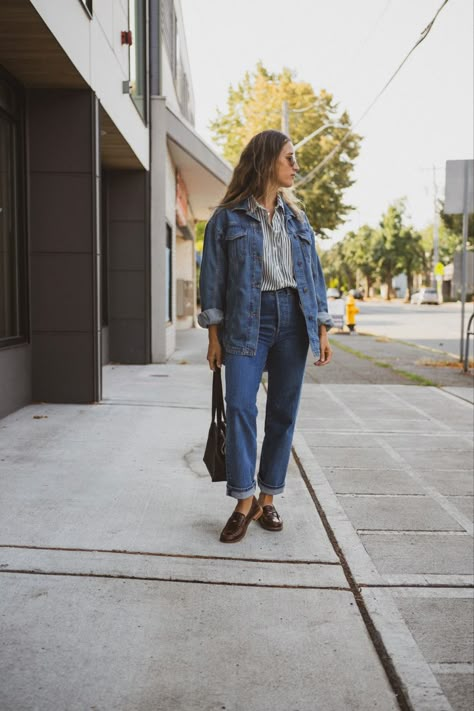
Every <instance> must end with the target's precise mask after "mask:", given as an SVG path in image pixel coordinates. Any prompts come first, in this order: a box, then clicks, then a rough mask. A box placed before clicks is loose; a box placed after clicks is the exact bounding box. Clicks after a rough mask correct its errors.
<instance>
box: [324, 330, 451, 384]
mask: <svg viewBox="0 0 474 711" xmlns="http://www.w3.org/2000/svg"><path fill="white" fill-rule="evenodd" d="M330 341H331V343H332V345H334V346H336V348H339V349H340V350H341V351H345V352H346V353H350V354H351V355H353V356H355V357H356V358H360V359H361V360H368V361H370V362H371V363H373V364H374V365H377V366H378V367H379V368H388V369H389V370H391V371H392V372H393V373H396V374H397V375H401V376H402V377H404V378H408V380H412V381H413V382H414V383H418V385H425V386H429V387H435V388H437V387H438V384H437V383H435V382H433V380H429V379H428V378H424V377H423V376H422V375H417V374H416V373H410V372H409V371H408V370H401V369H400V368H394V367H393V365H390V363H386V362H385V361H382V360H377V359H376V358H374V357H373V356H370V355H367V354H366V353H362V352H361V351H357V350H356V349H355V348H351V347H350V346H346V345H343V344H342V343H339V342H338V341H335V340H334V338H331V339H330Z"/></svg>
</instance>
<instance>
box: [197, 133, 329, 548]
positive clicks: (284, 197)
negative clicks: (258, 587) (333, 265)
mask: <svg viewBox="0 0 474 711" xmlns="http://www.w3.org/2000/svg"><path fill="white" fill-rule="evenodd" d="M297 171H298V163H297V162H296V157H295V151H294V148H293V145H292V143H291V141H290V140H289V138H288V136H286V135H285V134H283V133H280V131H263V132H262V133H259V134H257V135H256V136H254V138H252V140H251V141H250V142H249V144H248V145H247V146H246V148H245V149H244V150H243V152H242V155H241V157H240V160H239V163H238V165H237V167H236V168H235V170H234V173H233V177H232V180H231V183H230V185H229V188H228V190H227V193H226V195H225V196H224V199H223V201H222V203H221V204H220V205H219V207H218V208H217V210H216V211H215V212H214V214H213V215H212V217H211V219H210V220H209V222H208V224H207V227H206V232H205V238H204V250H203V257H202V264H201V279H200V291H201V306H202V313H200V314H199V318H198V321H199V323H200V325H201V326H204V327H206V328H208V330H209V347H208V352H207V360H208V362H209V366H210V368H211V370H215V369H216V368H220V367H221V365H222V363H223V362H224V355H225V383H226V403H227V435H226V469H227V494H228V495H229V496H232V497H234V498H235V499H237V505H236V508H235V510H234V512H233V513H232V515H231V517H230V518H229V520H228V521H227V523H226V525H225V527H224V529H223V531H222V533H221V536H220V540H221V541H222V542H223V543H236V542H237V541H240V540H241V539H242V538H243V537H244V536H245V534H246V532H247V527H248V525H249V523H250V521H251V520H252V519H254V520H259V522H260V524H261V525H262V526H263V528H265V529H267V530H269V531H281V530H282V528H283V521H282V519H281V517H280V515H279V514H278V512H277V510H276V509H275V507H274V506H273V497H274V496H276V495H277V494H281V493H282V492H283V490H284V486H285V477H286V470H287V467H288V461H289V458H290V452H291V442H292V438H293V432H294V428H295V423H296V414H297V410H298V405H299V399H300V393H301V386H302V383H303V375H304V369H305V363H306V358H307V353H308V345H311V349H312V351H313V353H314V355H315V356H316V358H317V359H318V360H317V362H316V363H315V365H326V364H327V363H329V361H330V360H331V349H330V346H329V341H328V337H327V332H326V331H327V329H328V328H330V327H331V325H332V321H331V318H330V316H329V314H328V307H327V302H326V287H325V284H324V277H323V274H322V271H321V265H320V262H319V258H318V256H317V253H316V249H315V242H314V233H313V230H312V229H311V227H310V225H309V222H308V219H307V217H306V215H305V214H304V212H303V211H302V210H300V209H299V207H298V204H297V202H296V199H295V198H294V196H293V195H292V193H291V191H290V188H291V187H292V185H293V181H294V178H295V175H296V173H297ZM264 370H268V392H267V405H266V415H265V437H264V440H263V444H262V451H261V457H260V465H259V470H258V478H257V480H258V485H259V488H260V495H259V498H258V501H257V499H256V498H255V496H254V494H255V490H256V483H255V466H256V457H257V406H256V401H257V392H258V388H259V385H260V381H261V378H262V373H263V371H264Z"/></svg>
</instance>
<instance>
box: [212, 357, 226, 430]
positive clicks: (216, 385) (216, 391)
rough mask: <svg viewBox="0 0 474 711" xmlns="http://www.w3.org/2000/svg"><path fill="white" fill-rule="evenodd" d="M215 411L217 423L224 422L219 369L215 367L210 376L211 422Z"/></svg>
mask: <svg viewBox="0 0 474 711" xmlns="http://www.w3.org/2000/svg"><path fill="white" fill-rule="evenodd" d="M216 413H217V424H219V423H220V422H225V421H226V419H225V407H224V395H223V392H222V377H221V370H220V368H217V369H216V370H215V371H214V373H213V377H212V422H214V418H215V416H216Z"/></svg>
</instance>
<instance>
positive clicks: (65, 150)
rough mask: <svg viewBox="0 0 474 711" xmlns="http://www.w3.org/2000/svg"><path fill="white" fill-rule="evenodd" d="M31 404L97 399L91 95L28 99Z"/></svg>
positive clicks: (42, 94)
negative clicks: (32, 402) (36, 402)
mask: <svg viewBox="0 0 474 711" xmlns="http://www.w3.org/2000/svg"><path fill="white" fill-rule="evenodd" d="M28 136H29V166H30V175H29V184H30V244H31V256H30V265H31V325H32V368H33V399H34V400H42V401H48V402H93V401H96V400H98V399H100V397H101V368H100V337H99V336H100V319H99V318H98V311H99V309H98V298H99V296H98V293H99V292H98V280H99V270H98V266H99V259H100V256H99V246H98V230H99V224H100V221H99V220H98V210H99V205H98V182H99V179H100V176H99V159H98V107H97V100H96V98H95V96H94V95H93V94H92V92H90V91H88V90H85V91H64V90H31V91H30V92H29V93H28Z"/></svg>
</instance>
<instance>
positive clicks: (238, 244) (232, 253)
mask: <svg viewBox="0 0 474 711" xmlns="http://www.w3.org/2000/svg"><path fill="white" fill-rule="evenodd" d="M224 238H225V243H226V247H227V256H228V258H229V260H231V261H232V259H234V260H235V259H238V260H239V261H241V260H243V259H245V257H246V255H247V254H248V250H249V236H248V234H247V232H246V230H245V229H242V227H234V228H232V227H230V228H229V229H228V231H227V232H226V233H225V235H224Z"/></svg>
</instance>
